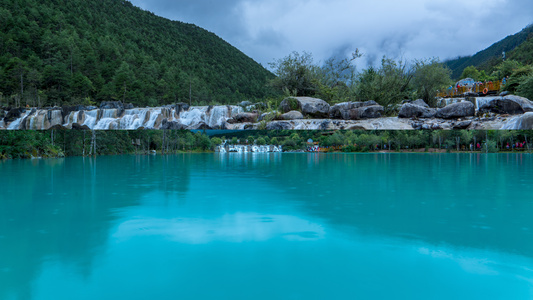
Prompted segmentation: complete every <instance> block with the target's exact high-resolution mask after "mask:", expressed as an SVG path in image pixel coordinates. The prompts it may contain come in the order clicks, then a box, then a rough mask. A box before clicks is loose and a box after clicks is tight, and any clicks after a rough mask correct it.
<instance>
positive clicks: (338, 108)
mask: <svg viewBox="0 0 533 300" xmlns="http://www.w3.org/2000/svg"><path fill="white" fill-rule="evenodd" d="M375 105H378V104H377V103H376V101H373V100H370V101H366V102H343V103H338V104H335V105H333V106H332V107H330V109H329V117H330V118H332V119H345V120H349V119H350V110H352V109H355V108H361V107H367V106H375Z"/></svg>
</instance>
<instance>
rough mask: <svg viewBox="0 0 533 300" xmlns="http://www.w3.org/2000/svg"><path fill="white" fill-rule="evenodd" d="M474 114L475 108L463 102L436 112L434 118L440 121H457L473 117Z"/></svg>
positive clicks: (469, 103)
mask: <svg viewBox="0 0 533 300" xmlns="http://www.w3.org/2000/svg"><path fill="white" fill-rule="evenodd" d="M475 114H476V107H475V106H474V104H473V103H472V102H470V101H463V102H459V103H453V104H450V105H448V106H446V107H444V108H441V109H439V110H437V114H436V117H437V118H441V119H458V118H464V117H470V116H474V115H475Z"/></svg>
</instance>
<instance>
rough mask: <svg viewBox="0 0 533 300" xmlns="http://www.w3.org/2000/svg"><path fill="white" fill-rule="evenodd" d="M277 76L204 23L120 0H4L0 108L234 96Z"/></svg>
mask: <svg viewBox="0 0 533 300" xmlns="http://www.w3.org/2000/svg"><path fill="white" fill-rule="evenodd" d="M272 77H273V75H272V74H271V73H270V72H269V71H268V70H266V69H265V68H263V67H262V66H261V65H260V64H258V63H256V62H255V61H253V60H252V59H251V58H249V57H247V56H246V55H244V54H243V53H242V52H240V51H239V50H237V49H236V48H234V47H233V46H231V45H230V44H228V43H227V42H225V41H224V40H222V39H220V38H219V37H217V36H216V35H215V34H213V33H210V32H208V31H206V30H204V29H202V28H199V27H197V26H195V25H192V24H185V23H181V22H176V21H170V20H167V19H164V18H161V17H158V16H156V15H154V14H152V13H150V12H147V11H143V10H141V9H140V8H137V7H134V6H133V5H132V4H131V3H130V2H128V1H124V0H68V1H66V0H0V107H1V106H26V105H31V106H39V107H44V106H52V105H69V104H70V105H74V104H76V105H77V104H85V105H97V104H98V103H100V102H101V101H108V100H117V101H123V102H127V103H133V104H134V105H136V106H157V105H163V104H170V103H175V102H187V103H189V102H191V103H192V104H203V103H221V104H227V103H235V102H236V101H242V100H245V99H253V98H263V97H265V95H267V94H268V88H267V86H266V82H267V81H268V80H269V79H271V78H272Z"/></svg>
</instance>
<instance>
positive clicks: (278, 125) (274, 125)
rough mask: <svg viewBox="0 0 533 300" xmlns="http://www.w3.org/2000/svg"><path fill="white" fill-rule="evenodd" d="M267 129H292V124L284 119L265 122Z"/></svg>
mask: <svg viewBox="0 0 533 300" xmlns="http://www.w3.org/2000/svg"><path fill="white" fill-rule="evenodd" d="M266 129H267V130H289V129H292V125H291V123H289V122H285V121H273V122H270V123H268V124H267V126H266Z"/></svg>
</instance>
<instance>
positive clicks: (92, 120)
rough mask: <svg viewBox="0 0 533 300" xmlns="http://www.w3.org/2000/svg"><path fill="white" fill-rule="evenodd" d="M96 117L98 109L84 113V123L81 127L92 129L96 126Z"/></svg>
mask: <svg viewBox="0 0 533 300" xmlns="http://www.w3.org/2000/svg"><path fill="white" fill-rule="evenodd" d="M97 117H98V109H95V110H89V111H85V122H83V124H81V125H85V126H87V127H89V128H90V129H94V126H95V125H96V118H97Z"/></svg>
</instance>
